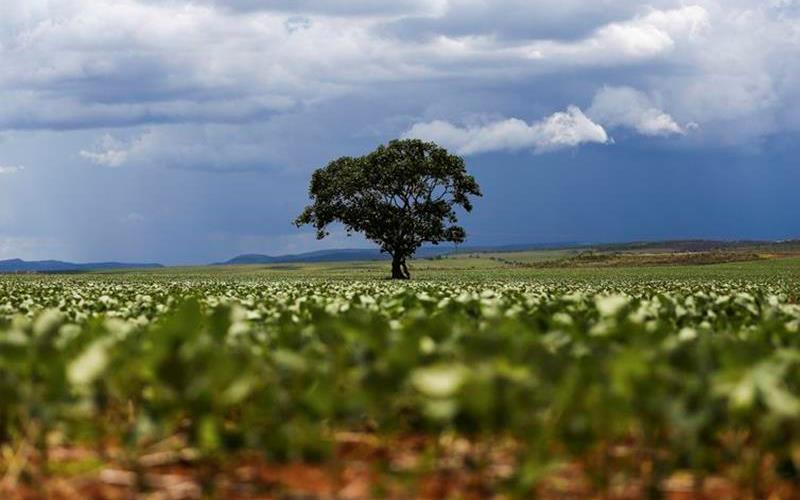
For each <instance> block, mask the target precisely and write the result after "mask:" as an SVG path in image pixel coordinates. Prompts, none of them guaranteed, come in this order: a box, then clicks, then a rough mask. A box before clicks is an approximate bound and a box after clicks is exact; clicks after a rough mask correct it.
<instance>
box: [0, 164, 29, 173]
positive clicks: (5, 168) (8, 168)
mask: <svg viewBox="0 0 800 500" xmlns="http://www.w3.org/2000/svg"><path fill="white" fill-rule="evenodd" d="M23 170H25V167H23V166H22V165H0V175H2V174H8V175H11V174H17V173H19V172H22V171H23Z"/></svg>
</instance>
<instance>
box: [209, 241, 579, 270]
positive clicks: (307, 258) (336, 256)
mask: <svg viewBox="0 0 800 500" xmlns="http://www.w3.org/2000/svg"><path fill="white" fill-rule="evenodd" d="M578 245H579V244H578V243H552V244H550V243H548V244H538V245H503V246H467V247H463V246H462V247H453V246H452V245H442V246H428V247H423V248H420V249H419V250H418V251H417V254H416V256H415V257H416V258H418V259H427V258H431V257H436V256H438V255H448V254H454V253H474V252H518V251H524V250H545V249H552V248H572V247H575V246H578ZM389 259H390V257H389V255H388V254H385V253H381V252H380V251H379V250H378V249H374V248H346V249H340V250H317V251H315V252H306V253H299V254H292V255H277V256H273V255H262V254H245V255H239V256H238V257H234V258H232V259H230V260H228V261H225V262H219V263H216V264H213V265H216V266H235V265H247V264H292V263H303V262H354V261H365V260H366V261H369V260H389Z"/></svg>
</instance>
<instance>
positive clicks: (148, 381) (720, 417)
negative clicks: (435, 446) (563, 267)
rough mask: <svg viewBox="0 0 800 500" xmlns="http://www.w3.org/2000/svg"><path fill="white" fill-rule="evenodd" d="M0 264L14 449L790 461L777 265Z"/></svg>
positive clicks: (536, 475)
mask: <svg viewBox="0 0 800 500" xmlns="http://www.w3.org/2000/svg"><path fill="white" fill-rule="evenodd" d="M1 286H2V287H3V292H4V293H3V295H2V297H0V318H2V319H0V446H3V447H4V449H7V450H14V449H18V448H19V446H20V444H21V443H26V444H27V445H28V446H30V447H33V448H35V449H37V450H39V452H40V453H42V454H43V456H45V457H46V456H47V452H48V449H50V448H52V447H54V446H64V445H77V444H80V445H84V446H96V447H99V448H101V449H102V448H107V447H113V448H114V449H118V450H122V451H121V452H120V453H121V456H122V457H123V458H122V459H121V460H122V462H123V464H126V463H127V464H129V465H130V467H131V468H135V467H136V465H135V464H136V457H139V456H141V455H142V454H143V453H146V452H147V451H148V450H149V449H151V448H152V447H153V446H156V445H158V444H159V443H164V442H165V441H168V440H171V439H176V440H177V442H178V443H179V444H178V445H176V446H178V447H180V448H181V449H183V450H191V452H192V453H194V454H195V455H196V456H198V457H200V459H202V460H205V461H207V463H212V464H213V463H219V462H220V461H222V460H224V459H225V457H227V456H231V455H234V454H236V453H240V452H243V451H248V452H253V451H255V452H258V453H259V454H261V455H263V456H264V457H266V459H268V460H269V461H270V462H274V463H281V462H293V461H300V462H325V461H327V460H330V457H331V456H332V453H333V452H334V449H333V447H334V440H333V436H334V435H335V433H336V432H339V431H345V430H346V431H356V432H365V433H370V434H375V435H377V436H379V437H381V438H382V439H383V438H386V439H393V438H397V437H401V436H414V435H426V436H443V435H455V436H461V437H464V438H467V439H469V440H471V441H474V442H484V443H500V442H511V443H513V446H512V447H511V448H510V449H512V450H513V467H512V470H511V471H510V472H509V473H508V474H506V475H505V476H504V477H502V478H501V480H498V484H496V485H494V487H496V488H498V489H506V490H508V491H511V492H517V493H520V492H526V491H530V490H531V489H532V488H535V487H536V486H537V485H538V484H540V482H541V481H543V480H544V479H545V478H546V477H547V476H548V474H550V473H551V472H552V471H553V470H555V469H554V467H557V466H558V465H559V464H564V463H570V462H573V461H576V460H577V461H580V462H581V465H582V468H583V470H584V472H585V473H586V475H587V476H588V477H589V478H590V479H591V481H592V482H593V484H594V487H596V488H604V487H607V483H608V482H609V481H610V480H611V478H612V477H615V476H618V475H622V476H629V477H634V478H637V480H639V481H641V482H642V488H643V489H644V490H647V491H656V490H657V489H658V487H659V485H660V484H661V482H662V481H663V480H664V479H665V478H668V477H670V475H672V474H674V473H675V472H676V471H690V472H691V474H693V476H694V477H695V478H699V479H702V478H703V477H706V476H720V475H721V476H724V477H726V478H729V479H730V480H731V481H734V482H735V483H736V484H738V485H740V486H741V487H742V488H746V489H747V491H751V492H753V494H755V495H758V494H759V492H760V491H762V488H765V487H766V486H765V485H766V484H769V483H770V482H774V481H790V482H794V481H797V479H798V468H799V467H800V398H798V394H800V392H799V391H800V305H798V304H797V299H796V297H797V295H796V293H797V286H796V285H795V284H792V283H788V282H784V281H781V280H779V279H771V280H764V281H760V282H755V281H736V280H722V281H713V282H711V281H709V282H698V281H680V280H654V281H641V280H640V281H636V280H631V281H613V282H603V281H598V282H594V283H586V282H584V283H576V282H573V281H566V280H565V281H560V282H559V281H555V282H549V283H537V282H476V283H458V282H450V283H431V282H417V283H403V284H395V283H388V282H344V281H296V282H293V281H282V282H271V281H251V282H225V281H223V280H209V281H196V282H187V281H181V282H178V281H176V282H158V281H154V282H130V283H126V282H124V281H115V280H97V281H91V280H70V279H55V278H53V279H41V280H10V279H9V280H4V281H3V282H2V285H1ZM620 450H622V451H620ZM4 456H6V458H5V459H2V461H0V474H6V475H8V474H9V473H10V472H9V469H10V468H11V466H12V464H11V460H10V459H8V456H9V454H6V455H4ZM620 457H621V458H620ZM126 460H127V462H126ZM643 464H646V467H645V466H643ZM45 473H46V471H45Z"/></svg>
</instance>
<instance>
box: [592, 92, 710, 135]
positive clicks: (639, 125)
mask: <svg viewBox="0 0 800 500" xmlns="http://www.w3.org/2000/svg"><path fill="white" fill-rule="evenodd" d="M586 113H587V115H589V116H590V117H591V118H592V120H594V121H596V122H597V123H601V124H603V125H604V126H607V127H610V128H615V127H628V128H631V129H634V130H636V131H637V132H638V133H640V134H642V135H647V136H668V135H673V134H685V133H686V130H687V129H688V128H696V127H697V124H693V125H692V127H688V126H687V127H681V126H680V125H678V123H677V122H676V121H675V119H674V118H672V117H671V116H670V115H668V114H667V113H665V112H664V111H662V110H661V109H659V108H658V107H657V106H656V105H655V104H653V102H652V100H651V99H650V97H648V96H647V94H645V93H644V92H640V91H638V90H636V89H633V88H631V87H603V88H602V89H601V90H600V91H598V92H597V94H595V96H594V101H593V102H592V106H591V107H590V108H589V109H588V110H587V111H586Z"/></svg>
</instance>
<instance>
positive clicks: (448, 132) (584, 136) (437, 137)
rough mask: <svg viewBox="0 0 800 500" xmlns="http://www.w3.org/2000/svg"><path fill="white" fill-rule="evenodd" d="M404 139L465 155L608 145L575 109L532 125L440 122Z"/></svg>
mask: <svg viewBox="0 0 800 500" xmlns="http://www.w3.org/2000/svg"><path fill="white" fill-rule="evenodd" d="M404 136H405V137H413V138H419V139H425V140H430V141H434V142H436V143H439V144H441V145H442V146H444V147H447V148H451V149H453V150H454V151H455V152H457V153H458V154H462V155H471V154H477V153H486V152H491V151H518V150H521V149H533V150H534V151H536V152H539V153H542V152H547V151H555V150H558V149H564V148H570V147H576V146H579V145H581V144H585V143H599V144H605V143H608V142H609V137H608V134H606V131H605V130H604V129H603V127H602V126H600V125H598V124H596V123H594V122H592V120H590V119H589V118H588V117H587V116H586V115H584V114H583V112H582V111H581V110H580V109H579V108H578V107H576V106H570V107H568V108H567V111H565V112H558V113H555V114H553V115H551V116H549V117H547V118H545V119H544V120H541V121H538V122H533V123H530V124H528V123H526V122H525V121H523V120H520V119H517V118H510V119H507V120H501V121H495V122H491V123H486V124H482V125H477V126H467V127H458V126H456V125H453V124H451V123H449V122H446V121H441V120H436V121H432V122H427V123H417V124H415V125H413V126H412V127H411V129H410V130H408V131H407V132H406V133H405V134H404Z"/></svg>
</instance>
